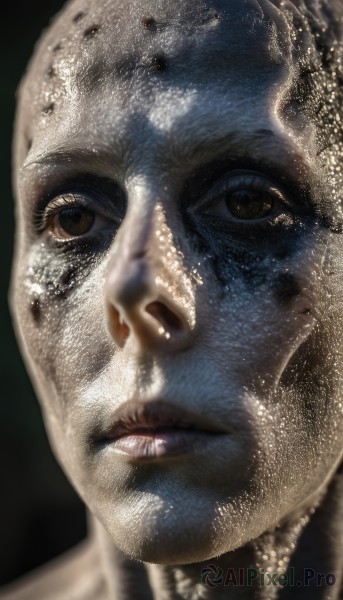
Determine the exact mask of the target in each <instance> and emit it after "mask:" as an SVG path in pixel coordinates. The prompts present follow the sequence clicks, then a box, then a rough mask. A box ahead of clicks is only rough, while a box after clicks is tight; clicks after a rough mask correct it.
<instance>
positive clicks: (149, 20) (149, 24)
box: [142, 17, 156, 29]
mask: <svg viewBox="0 0 343 600" xmlns="http://www.w3.org/2000/svg"><path fill="white" fill-rule="evenodd" d="M142 23H143V25H144V27H146V28H147V29H153V26H154V25H156V21H155V19H154V17H143V19H142Z"/></svg>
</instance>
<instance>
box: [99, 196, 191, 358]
mask: <svg viewBox="0 0 343 600" xmlns="http://www.w3.org/2000/svg"><path fill="white" fill-rule="evenodd" d="M131 200H135V202H132V204H131V206H130V207H129V210H128V214H127V216H126V217H125V220H124V222H123V224H122V226H121V228H120V230H119V232H118V235H117V238H116V240H115V242H114V245H113V250H112V254H111V256H110V258H109V263H108V269H107V273H106V277H105V297H106V304H107V311H108V315H109V318H108V323H109V328H110V332H111V333H112V335H113V337H114V338H115V341H116V342H117V344H119V345H120V346H122V347H123V345H125V343H126V341H127V340H128V338H129V337H132V338H134V339H135V341H136V342H138V345H139V346H140V347H141V348H143V347H146V346H147V345H150V346H151V345H156V344H159V345H160V344H161V343H162V342H166V341H168V343H169V345H174V346H175V347H176V345H180V342H181V345H182V344H185V342H186V338H187V340H188V341H189V338H190V333H191V331H192V328H193V326H194V315H195V309H194V293H192V285H191V282H190V281H189V277H188V275H187V269H186V267H185V264H184V257H183V255H182V253H181V250H180V249H178V248H177V245H176V242H175V231H174V230H175V228H176V224H175V222H174V226H172V225H170V224H168V222H167V217H166V211H165V208H164V206H163V203H162V202H161V201H160V200H159V199H158V198H157V199H156V198H154V197H152V195H148V194H146V195H141V193H140V192H139V191H138V193H137V191H136V196H135V197H134V198H131ZM171 220H173V216H172V215H171Z"/></svg>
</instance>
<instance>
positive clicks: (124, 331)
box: [110, 306, 130, 346]
mask: <svg viewBox="0 0 343 600" xmlns="http://www.w3.org/2000/svg"><path fill="white" fill-rule="evenodd" d="M110 327H111V330H112V332H113V334H114V337H115V340H116V342H117V344H118V346H123V344H124V342H125V340H126V339H127V338H128V337H129V334H130V329H129V327H128V325H126V323H124V322H123V320H122V318H121V316H120V313H119V311H118V310H117V309H116V308H115V307H114V306H112V307H111V314H110Z"/></svg>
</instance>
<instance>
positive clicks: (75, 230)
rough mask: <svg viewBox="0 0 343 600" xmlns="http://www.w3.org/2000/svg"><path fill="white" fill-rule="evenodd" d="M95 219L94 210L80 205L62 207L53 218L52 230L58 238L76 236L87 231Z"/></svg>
mask: <svg viewBox="0 0 343 600" xmlns="http://www.w3.org/2000/svg"><path fill="white" fill-rule="evenodd" d="M94 220H95V215H94V212H92V211H91V210H88V209H87V208H84V207H82V206H70V207H66V208H62V209H61V210H60V211H59V212H58V213H57V214H56V215H55V216H54V218H53V220H52V224H51V227H50V228H51V230H52V232H53V233H54V234H55V235H56V236H57V237H59V238H67V237H78V236H81V235H84V234H85V233H88V231H89V230H90V229H91V227H92V225H93V223H94Z"/></svg>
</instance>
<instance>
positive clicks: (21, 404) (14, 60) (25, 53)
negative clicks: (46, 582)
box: [0, 0, 86, 585]
mask: <svg viewBox="0 0 343 600" xmlns="http://www.w3.org/2000/svg"><path fill="white" fill-rule="evenodd" d="M63 3H64V2H63V1H62V0H59V1H57V0H50V1H49V2H44V1H43V0H33V1H32V0H31V1H29V2H25V3H20V4H18V3H16V2H12V3H8V4H6V11H5V12H6V16H4V14H3V20H2V23H3V24H2V32H1V36H0V39H1V59H2V83H1V102H2V110H1V115H2V118H3V124H2V126H1V131H2V132H3V146H2V147H3V151H4V154H3V159H2V160H1V168H2V176H1V181H2V182H3V184H4V185H3V188H2V189H3V199H2V216H1V219H0V223H1V239H2V244H3V245H2V248H3V250H4V254H3V255H2V256H3V261H2V271H1V275H2V277H1V315H2V326H1V387H2V393H1V404H0V407H1V408H0V465H1V479H0V482H1V493H0V518H1V550H0V552H1V555H0V585H2V584H5V583H7V582H9V581H11V580H12V579H14V578H16V577H18V576H20V575H22V574H24V573H25V572H27V571H29V570H31V569H33V568H35V567H36V566H38V565H40V564H42V563H44V562H46V561H47V560H49V559H50V558H53V557H54V556H56V555H58V554H60V553H61V552H63V551H64V550H66V549H67V548H69V547H70V546H72V545H74V544H75V543H76V542H77V541H78V540H80V539H81V538H82V537H84V535H85V531H86V529H85V527H86V526H85V514H84V508H83V505H82V503H81V501H80V500H79V499H78V497H77V496H76V494H75V493H74V491H73V490H72V488H71V487H70V485H69V484H68V483H67V481H66V479H65V476H64V475H63V473H62V471H61V470H60V468H59V467H58V465H57V464H56V462H55V459H54V458H53V456H52V453H51V450H50V448H49V445H48V442H47V438H46V435H45V432H44V428H43V424H42V421H41V417H40V412H39V408H38V404H37V401H36V399H35V396H34V392H33V390H32V387H31V384H30V382H29V379H28V376H27V374H26V371H25V368H24V366H23V362H22V359H21V357H20V354H19V351H18V348H17V344H16V341H15V339H14V334H13V331H12V327H11V321H10V316H9V314H8V306H7V289H8V282H9V276H10V265H11V256H12V241H13V235H14V223H13V199H12V194H11V137H12V124H13V117H14V108H15V90H16V87H17V85H18V82H19V80H20V77H21V75H22V73H23V71H24V69H25V67H26V64H27V61H28V59H29V58H30V56H31V54H32V51H33V47H34V44H35V42H36V40H37V39H38V37H39V35H40V32H41V31H42V29H43V28H44V27H46V26H47V25H48V23H49V20H50V18H51V17H52V16H53V15H54V14H55V13H56V12H57V10H59V9H60V7H61V6H62V5H63ZM4 10H5V9H4Z"/></svg>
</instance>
